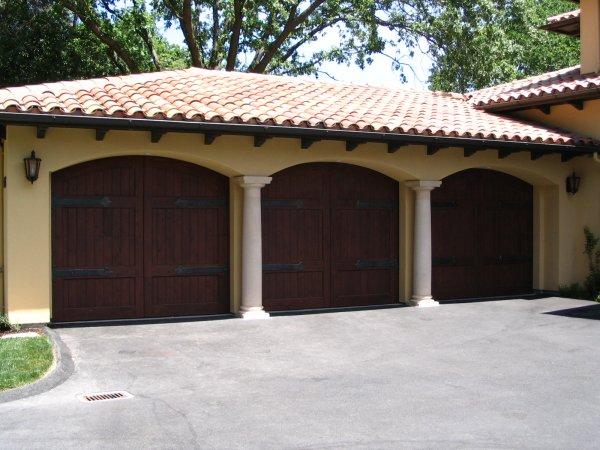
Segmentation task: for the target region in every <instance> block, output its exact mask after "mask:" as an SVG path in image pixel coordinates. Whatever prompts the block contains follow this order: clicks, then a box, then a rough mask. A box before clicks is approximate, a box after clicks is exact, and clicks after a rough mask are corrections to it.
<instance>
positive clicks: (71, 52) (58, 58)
mask: <svg viewBox="0 0 600 450" xmlns="http://www.w3.org/2000/svg"><path fill="white" fill-rule="evenodd" d="M572 7H573V5H572V4H571V3H570V2H568V1H566V0H541V1H536V0H312V1H310V0H309V1H306V0H0V21H1V22H0V23H2V24H3V25H4V26H3V27H2V28H1V29H0V84H4V85H9V84H25V83H33V82H40V81H52V80H58V79H70V78H84V77H92V76H103V75H110V74H118V73H132V72H142V71H152V70H161V69H168V68H180V67H187V66H189V65H193V66H197V67H205V68H211V69H225V70H241V71H250V72H257V73H263V72H271V73H279V74H316V75H319V73H320V70H321V67H322V65H323V63H325V62H328V61H333V62H336V63H339V64H355V65H357V66H359V67H365V66H366V65H368V64H370V63H371V61H372V58H373V57H374V55H377V54H385V55H386V56H387V57H389V58H390V59H391V61H392V66H391V67H390V70H392V67H393V69H394V70H397V71H398V76H399V79H402V78H403V70H405V67H407V65H409V64H410V62H411V61H410V58H407V57H406V53H407V52H406V50H407V49H408V56H409V57H410V56H411V55H412V54H413V52H414V51H416V50H417V47H418V46H422V45H425V46H426V47H427V49H426V51H427V53H428V55H429V56H430V57H431V59H432V61H433V65H432V72H431V79H430V82H431V85H432V87H434V88H436V89H444V90H453V91H466V90H469V89H474V88H479V87H483V86H486V85H489V84H493V83H497V82H501V81H507V80H510V79H513V78H515V77H519V76H526V75H530V74H533V73H539V72H543V71H547V70H551V69H556V68H559V67H564V66H566V65H571V64H574V63H576V62H577V55H578V51H577V41H576V40H574V39H570V38H568V37H562V36H557V35H552V34H550V33H547V32H544V31H540V30H538V29H537V28H536V26H538V25H539V24H541V23H543V21H544V19H545V18H546V16H549V15H552V14H555V13H558V12H563V11H567V10H569V9H571V8H572ZM167 32H168V33H169V34H170V36H171V39H170V40H167V39H166V38H165V34H166V33H167ZM177 34H179V36H181V44H180V45H177V44H173V43H172V42H170V41H173V39H172V36H173V35H177ZM402 55H403V56H402Z"/></svg>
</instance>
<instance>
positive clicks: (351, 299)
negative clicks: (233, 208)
mask: <svg viewBox="0 0 600 450" xmlns="http://www.w3.org/2000/svg"><path fill="white" fill-rule="evenodd" d="M262 198H263V247H264V248H263V262H264V266H263V273H264V277H263V280H264V283H263V296H264V305H265V308H266V309H267V310H272V311H276V310H291V309H307V308H327V307H340V306H362V305H377V304H388V303H394V302H397V301H398V183H397V182H396V181H394V180H392V179H391V178H388V177H386V176H384V175H382V174H380V173H377V172H374V171H372V170H369V169H365V168H362V167H356V166H351V165H347V164H335V163H311V164H302V165H299V166H294V167H291V168H289V169H286V170H283V171H282V172H279V173H277V174H275V175H274V176H273V181H272V182H271V184H270V185H268V186H266V187H265V188H264V189H263V197H262Z"/></svg>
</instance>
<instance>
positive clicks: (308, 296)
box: [263, 269, 328, 310]
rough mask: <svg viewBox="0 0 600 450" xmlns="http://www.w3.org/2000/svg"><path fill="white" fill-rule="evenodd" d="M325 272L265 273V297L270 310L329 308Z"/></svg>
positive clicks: (308, 270)
mask: <svg viewBox="0 0 600 450" xmlns="http://www.w3.org/2000/svg"><path fill="white" fill-rule="evenodd" d="M327 287H328V285H327V279H326V275H325V271H323V270H316V271H315V270H310V269H305V270H303V271H302V272H265V273H264V281H263V296H264V299H265V302H266V304H267V305H268V308H270V309H272V310H280V309H305V308H323V307H324V306H327V298H326V297H325V293H326V292H327Z"/></svg>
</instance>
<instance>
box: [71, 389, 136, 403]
mask: <svg viewBox="0 0 600 450" xmlns="http://www.w3.org/2000/svg"><path fill="white" fill-rule="evenodd" d="M132 397H133V395H131V394H130V393H129V392H126V391H113V392H97V393H94V394H82V395H80V396H79V399H80V400H81V401H82V402H99V401H107V400H124V399H126V398H132Z"/></svg>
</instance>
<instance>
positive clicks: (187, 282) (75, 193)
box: [52, 157, 229, 321]
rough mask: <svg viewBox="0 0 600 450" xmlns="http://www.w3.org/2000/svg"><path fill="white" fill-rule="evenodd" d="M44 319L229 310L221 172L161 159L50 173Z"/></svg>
mask: <svg viewBox="0 0 600 450" xmlns="http://www.w3.org/2000/svg"><path fill="white" fill-rule="evenodd" d="M52 196H53V198H52V203H53V205H52V249H53V253H52V265H53V313H52V320H53V321H76V320H106V319H125V318H141V317H156V316H181V315H196V314H216V313H223V312H228V310H229V282H228V279H229V277H228V264H229V263H228V255H229V250H228V245H229V239H228V233H229V224H228V211H227V198H228V180H227V178H226V177H223V176H221V175H218V174H216V173H214V172H211V171H209V170H207V169H203V168H201V167H198V166H195V165H192V164H189V163H184V162H180V161H173V160H169V159H165V158H151V157H117V158H107V159H101V160H97V161H91V162H88V163H83V164H79V165H77V166H73V167H70V168H67V169H64V170H61V171H59V172H56V173H54V174H53V175H52Z"/></svg>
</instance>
